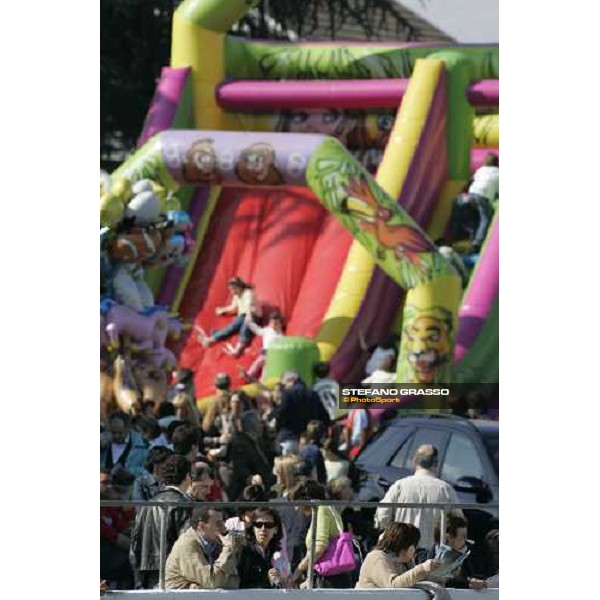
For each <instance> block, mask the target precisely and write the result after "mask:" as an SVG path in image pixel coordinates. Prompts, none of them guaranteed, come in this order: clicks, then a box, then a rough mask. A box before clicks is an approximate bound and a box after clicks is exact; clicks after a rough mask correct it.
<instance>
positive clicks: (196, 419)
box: [172, 392, 200, 427]
mask: <svg viewBox="0 0 600 600" xmlns="http://www.w3.org/2000/svg"><path fill="white" fill-rule="evenodd" d="M172 403H173V406H174V407H175V416H176V417H177V418H178V419H180V420H182V421H189V422H190V423H191V424H192V425H195V426H196V427H200V413H199V412H198V409H197V408H196V403H195V402H194V401H193V400H192V397H191V396H190V395H189V394H187V393H186V392H178V393H177V395H176V396H175V397H174V398H173V400H172Z"/></svg>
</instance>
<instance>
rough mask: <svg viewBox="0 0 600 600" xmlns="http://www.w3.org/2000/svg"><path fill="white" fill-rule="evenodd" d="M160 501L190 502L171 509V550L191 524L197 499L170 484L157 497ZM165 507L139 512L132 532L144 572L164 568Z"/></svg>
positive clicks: (139, 566)
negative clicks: (161, 525) (188, 506)
mask: <svg viewBox="0 0 600 600" xmlns="http://www.w3.org/2000/svg"><path fill="white" fill-rule="evenodd" d="M153 500H154V501H156V502H169V501H171V502H175V501H176V502H189V503H190V508H185V507H178V506H175V507H171V508H168V509H167V549H166V555H167V556H168V554H169V552H171V549H172V548H173V545H174V544H175V542H176V541H177V538H178V537H179V534H180V533H183V531H185V530H186V529H187V527H188V526H189V520H190V516H191V514H192V509H193V504H194V500H192V498H190V497H189V496H187V495H186V494H184V493H183V492H181V491H180V490H178V489H177V488H175V487H168V488H166V489H165V490H163V491H162V492H159V493H158V494H157V495H156V496H155V497H154V498H153ZM161 513H162V509H160V508H159V507H157V506H144V507H143V508H142V509H141V510H140V511H139V512H138V514H137V515H136V518H135V524H134V526H133V531H132V534H131V547H132V550H133V553H134V555H135V560H136V566H137V568H138V569H139V570H140V571H158V570H159V569H160V520H161Z"/></svg>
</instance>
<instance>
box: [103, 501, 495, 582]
mask: <svg viewBox="0 0 600 600" xmlns="http://www.w3.org/2000/svg"><path fill="white" fill-rule="evenodd" d="M118 506H121V507H124V508H143V507H157V508H161V509H162V510H161V520H160V545H159V549H160V571H159V573H160V575H159V586H160V589H161V590H163V591H164V590H165V589H166V585H165V565H166V561H167V518H168V509H169V508H172V507H183V508H190V509H192V510H193V508H197V507H199V506H205V507H207V508H212V509H214V510H220V509H224V508H244V507H247V508H249V509H256V508H263V507H264V508H289V507H290V506H294V507H300V506H306V507H310V509H311V525H310V526H311V528H312V529H311V540H310V548H308V549H307V550H308V553H309V554H308V557H309V558H308V573H307V584H308V589H312V587H313V574H314V567H315V551H316V539H317V519H318V509H319V507H320V506H339V507H343V508H347V507H350V506H351V507H353V508H382V507H385V508H421V509H439V510H441V511H442V512H441V515H440V531H445V530H446V515H445V511H447V510H476V509H479V510H481V509H483V510H487V511H489V510H498V509H499V508H500V507H499V505H498V504H485V503H484V504H477V503H472V504H452V503H432V504H424V503H419V502H372V501H371V502H362V501H354V500H295V501H292V500H273V501H266V502H247V501H237V502H231V501H224V500H220V501H213V500H207V501H191V502H182V501H166V502H157V501H155V500H101V501H100V508H104V507H118Z"/></svg>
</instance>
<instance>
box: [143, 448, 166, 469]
mask: <svg viewBox="0 0 600 600" xmlns="http://www.w3.org/2000/svg"><path fill="white" fill-rule="evenodd" d="M172 455H173V452H172V451H171V450H169V448H166V447H165V446H154V447H153V448H150V450H148V454H147V456H146V462H145V463H144V469H146V471H148V472H149V473H152V470H153V469H154V467H155V466H156V465H160V464H161V463H164V462H165V460H167V458H169V456H172Z"/></svg>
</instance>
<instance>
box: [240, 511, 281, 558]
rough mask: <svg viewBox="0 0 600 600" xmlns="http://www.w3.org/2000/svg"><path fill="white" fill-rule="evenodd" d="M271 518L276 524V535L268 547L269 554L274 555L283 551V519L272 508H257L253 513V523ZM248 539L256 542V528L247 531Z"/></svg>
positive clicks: (249, 528)
mask: <svg viewBox="0 0 600 600" xmlns="http://www.w3.org/2000/svg"><path fill="white" fill-rule="evenodd" d="M265 516H267V517H270V518H271V519H272V520H273V522H274V523H275V535H274V536H273V538H272V539H271V541H270V542H269V546H268V547H267V552H268V553H269V554H271V555H273V554H274V553H275V552H278V551H279V550H281V540H282V539H283V526H282V524H281V517H280V516H279V513H278V512H277V511H276V510H273V509H272V508H257V509H256V510H255V511H254V512H253V513H252V522H254V521H258V520H259V518H260V517H265ZM246 539H247V540H248V541H249V542H255V541H256V537H255V535H254V527H248V529H247V530H246Z"/></svg>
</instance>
